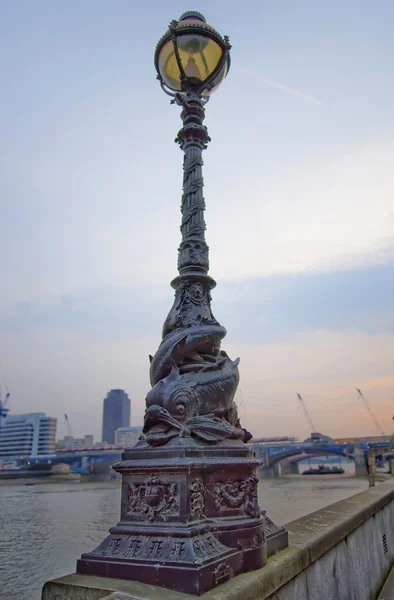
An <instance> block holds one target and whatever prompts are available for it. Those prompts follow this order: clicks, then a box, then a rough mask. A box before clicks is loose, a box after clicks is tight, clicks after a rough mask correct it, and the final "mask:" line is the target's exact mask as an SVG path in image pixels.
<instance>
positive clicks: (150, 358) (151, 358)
mask: <svg viewBox="0 0 394 600" xmlns="http://www.w3.org/2000/svg"><path fill="white" fill-rule="evenodd" d="M152 360H153V356H152V355H151V354H149V362H150V363H151V362H152Z"/></svg>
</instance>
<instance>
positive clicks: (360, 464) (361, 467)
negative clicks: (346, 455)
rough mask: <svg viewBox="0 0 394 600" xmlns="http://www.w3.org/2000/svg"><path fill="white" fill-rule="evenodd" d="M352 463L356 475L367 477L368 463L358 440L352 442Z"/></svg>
mask: <svg viewBox="0 0 394 600" xmlns="http://www.w3.org/2000/svg"><path fill="white" fill-rule="evenodd" d="M354 465H355V472H356V477H368V463H367V459H366V456H365V452H364V448H363V447H362V445H361V443H360V442H355V443H354Z"/></svg>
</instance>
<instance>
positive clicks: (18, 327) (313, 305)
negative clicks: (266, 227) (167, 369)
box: [0, 261, 394, 344]
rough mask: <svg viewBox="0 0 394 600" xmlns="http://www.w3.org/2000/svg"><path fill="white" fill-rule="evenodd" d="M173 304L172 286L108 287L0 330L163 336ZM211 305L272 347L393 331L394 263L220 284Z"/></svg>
mask: <svg viewBox="0 0 394 600" xmlns="http://www.w3.org/2000/svg"><path fill="white" fill-rule="evenodd" d="M172 302H173V290H171V289H170V288H169V286H161V285H145V286H141V285H140V286H129V287H128V286H113V287H111V286H108V287H107V288H105V287H104V288H97V289H91V290H85V291H79V292H76V293H74V294H67V295H63V296H62V297H60V298H56V297H55V298H54V299H52V300H51V299H49V300H47V301H43V300H41V301H38V300H36V301H32V302H28V301H25V302H20V303H16V304H15V305H14V306H10V307H8V308H6V309H3V310H1V311H0V331H1V330H3V331H10V332H15V333H20V334H22V335H23V334H24V333H25V332H26V331H30V330H33V331H42V332H46V331H49V330H51V329H53V328H62V329H64V330H66V331H84V332H86V333H89V335H90V336H92V338H93V339H95V340H127V339H133V337H135V336H143V335H152V336H156V337H157V338H159V337H160V331H161V327H162V324H163V321H164V319H165V317H166V315H167V313H168V312H169V310H170V308H171V305H172ZM213 309H214V313H215V315H216V316H217V318H218V319H219V320H220V321H221V322H223V324H224V325H225V326H226V327H227V328H228V331H229V332H230V335H231V338H232V339H236V340H239V341H240V342H241V343H244V342H248V343H253V344H254V343H257V342H258V343H262V344H267V343H270V342H272V341H275V340H286V339H287V338H288V337H289V336H290V335H292V334H293V333H297V332H308V331H316V330H322V329H324V330H326V331H332V332H337V331H339V332H340V331H358V332H363V333H366V334H369V335H373V334H379V333H390V332H393V331H394V261H391V262H389V263H388V264H380V265H379V264H378V265H375V266H367V267H365V268H364V269H361V268H359V269H347V270H342V271H328V272H306V273H301V274H298V275H292V274H280V275H271V276H267V277H256V278H253V279H245V280H239V281H222V282H221V283H220V284H219V285H218V286H217V288H216V289H215V290H214V291H213Z"/></svg>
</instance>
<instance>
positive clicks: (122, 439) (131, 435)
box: [115, 425, 142, 447]
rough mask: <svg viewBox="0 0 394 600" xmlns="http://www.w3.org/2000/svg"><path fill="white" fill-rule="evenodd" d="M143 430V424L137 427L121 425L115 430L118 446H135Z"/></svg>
mask: <svg viewBox="0 0 394 600" xmlns="http://www.w3.org/2000/svg"><path fill="white" fill-rule="evenodd" d="M141 431H142V425H137V426H135V427H119V429H117V430H116V431H115V445H116V446H128V447H130V446H134V445H135V444H136V443H137V442H138V438H139V436H140V434H141Z"/></svg>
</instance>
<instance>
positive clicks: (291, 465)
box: [280, 460, 300, 475]
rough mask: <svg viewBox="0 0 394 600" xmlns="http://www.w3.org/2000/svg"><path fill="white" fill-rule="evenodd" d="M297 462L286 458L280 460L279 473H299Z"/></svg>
mask: <svg viewBox="0 0 394 600" xmlns="http://www.w3.org/2000/svg"><path fill="white" fill-rule="evenodd" d="M299 473H300V469H299V463H298V462H289V461H288V460H282V462H281V463H280V474H281V475H299Z"/></svg>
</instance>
